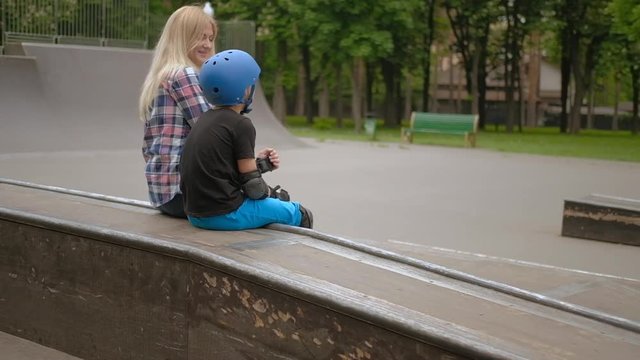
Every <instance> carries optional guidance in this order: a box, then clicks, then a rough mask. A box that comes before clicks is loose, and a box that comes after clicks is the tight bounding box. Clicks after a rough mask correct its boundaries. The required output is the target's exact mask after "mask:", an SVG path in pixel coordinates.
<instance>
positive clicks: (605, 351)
mask: <svg viewBox="0 0 640 360" xmlns="http://www.w3.org/2000/svg"><path fill="white" fill-rule="evenodd" d="M0 239H1V242H0V272H1V273H2V274H5V276H2V277H0V294H2V295H0V296H1V297H2V301H0V327H1V328H0V331H2V332H6V333H9V334H13V335H17V336H20V337H24V338H26V339H29V340H32V341H36V342H38V343H41V344H43V345H45V346H49V347H51V348H55V349H58V350H61V351H64V352H66V353H69V354H72V355H75V356H78V357H81V358H84V359H104V358H124V357H126V358H130V359H159V358H171V359H211V358H220V359H393V358H395V359H433V358H447V359H463V358H475V359H525V358H526V359H601V358H607V359H630V358H634V357H635V356H636V355H637V354H638V353H639V352H640V328H639V327H638V324H637V323H636V322H634V321H633V320H625V319H619V320H621V322H619V323H618V322H617V321H602V319H599V318H598V317H592V318H590V317H587V316H583V315H579V314H577V313H576V312H571V311H566V310H570V309H565V310H561V309H558V308H552V307H549V306H546V305H543V304H541V303H539V302H536V301H530V300H525V299H523V298H521V297H517V296H511V295H508V294H506V293H504V292H499V291H495V290H493V289H490V288H487V287H485V286H480V285H478V284H474V283H472V282H469V281H462V280H459V279H455V278H452V277H449V276H444V275H443V273H438V272H437V271H432V270H433V269H428V268H426V267H420V266H417V265H415V264H414V263H412V262H411V261H408V260H410V259H409V258H403V257H389V256H380V255H376V253H375V251H360V250H358V249H357V248H352V247H347V246H343V245H341V244H340V243H337V242H331V241H327V240H326V239H324V238H323V235H322V234H320V233H317V232H314V231H311V230H305V229H295V228H289V227H285V226H282V227H279V228H278V229H273V228H272V229H257V230H252V231H241V232H216V231H205V230H199V229H195V228H193V227H191V226H190V225H189V224H188V223H186V222H185V221H183V220H177V219H171V218H167V217H164V216H162V215H160V214H158V213H157V212H155V211H153V210H151V209H149V208H148V207H146V206H145V205H144V203H142V202H125V201H118V199H114V198H109V197H102V198H101V197H99V196H93V197H87V196H84V195H83V194H80V193H74V192H73V191H67V192H63V191H62V192H61V191H51V190H47V189H42V188H38V187H28V186H21V185H16V184H11V183H9V182H3V183H0ZM503 265H504V266H506V270H505V271H507V273H508V264H506V265H505V264H503ZM511 280H513V279H511ZM545 281H547V282H548V281H549V280H548V279H545ZM635 286H637V284H636V285H635ZM635 293H636V294H637V290H635ZM540 298H542V297H540ZM632 306H635V305H632ZM594 313H595V312H594ZM610 318H611V317H610Z"/></svg>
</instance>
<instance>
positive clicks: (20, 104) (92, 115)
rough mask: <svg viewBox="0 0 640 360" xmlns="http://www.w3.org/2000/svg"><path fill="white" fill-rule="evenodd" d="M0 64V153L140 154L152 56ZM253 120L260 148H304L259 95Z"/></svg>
mask: <svg viewBox="0 0 640 360" xmlns="http://www.w3.org/2000/svg"><path fill="white" fill-rule="evenodd" d="M22 49H23V53H24V55H23V56H0V76H1V79H2V81H1V82H0V124H1V129H2V131H0V153H5V154H6V153H19V152H39V151H42V152H46V151H75V150H83V151H84V150H114V149H124V148H127V149H131V148H140V147H141V146H142V124H141V122H140V121H139V120H137V102H138V96H139V93H140V87H141V85H142V82H143V81H144V77H145V75H146V72H147V70H148V68H149V64H150V62H151V52H150V51H145V50H133V49H117V48H104V47H91V46H73V45H51V44H35V43H34V44H23V45H22ZM258 90H259V91H258V92H257V94H256V104H255V110H254V112H253V113H252V114H251V118H252V120H253V121H254V123H255V125H256V128H257V130H258V139H257V143H258V144H259V145H260V146H267V145H270V146H277V147H278V148H289V147H298V146H302V143H301V142H300V141H299V140H297V139H295V138H294V137H293V136H291V135H290V134H289V133H288V132H287V131H286V129H285V128H284V127H283V126H282V125H281V124H280V122H279V121H278V120H277V119H276V118H275V117H274V116H273V113H272V112H271V110H270V108H269V106H268V104H267V103H266V100H265V98H264V95H263V93H262V90H261V89H258Z"/></svg>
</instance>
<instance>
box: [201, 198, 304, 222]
mask: <svg viewBox="0 0 640 360" xmlns="http://www.w3.org/2000/svg"><path fill="white" fill-rule="evenodd" d="M301 221H302V213H300V203H297V202H288V201H282V200H279V199H273V198H266V199H263V200H253V199H249V198H246V199H245V200H244V202H243V203H242V205H240V207H239V208H238V209H236V210H235V211H233V212H230V213H228V214H224V215H216V216H210V217H195V216H189V222H190V223H191V225H193V226H195V227H199V228H203V229H209V230H246V229H255V228H259V227H263V226H265V225H268V224H272V223H278V224H286V225H293V226H299V225H300V222H301Z"/></svg>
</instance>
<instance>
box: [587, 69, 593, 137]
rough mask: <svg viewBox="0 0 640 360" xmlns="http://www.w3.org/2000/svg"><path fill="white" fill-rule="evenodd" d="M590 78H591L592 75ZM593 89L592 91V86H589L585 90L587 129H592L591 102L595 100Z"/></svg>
mask: <svg viewBox="0 0 640 360" xmlns="http://www.w3.org/2000/svg"><path fill="white" fill-rule="evenodd" d="M591 76H592V80H593V75H591ZM594 97H595V91H593V86H590V87H589V90H588V91H587V129H593V106H594V104H593V102H594V101H595V99H594Z"/></svg>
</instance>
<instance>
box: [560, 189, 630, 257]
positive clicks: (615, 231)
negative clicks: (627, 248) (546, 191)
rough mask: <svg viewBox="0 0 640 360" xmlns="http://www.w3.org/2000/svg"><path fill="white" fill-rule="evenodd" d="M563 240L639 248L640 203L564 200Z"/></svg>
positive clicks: (612, 199)
mask: <svg viewBox="0 0 640 360" xmlns="http://www.w3.org/2000/svg"><path fill="white" fill-rule="evenodd" d="M562 236H569V237H575V238H581V239H589V240H598V241H607V242H613V243H619V244H627V245H635V246H640V201H638V200H634V199H625V198H617V197H610V196H604V195H590V196H587V197H584V198H582V199H578V200H565V203H564V212H563V217H562Z"/></svg>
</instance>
